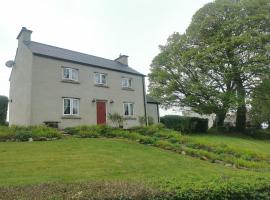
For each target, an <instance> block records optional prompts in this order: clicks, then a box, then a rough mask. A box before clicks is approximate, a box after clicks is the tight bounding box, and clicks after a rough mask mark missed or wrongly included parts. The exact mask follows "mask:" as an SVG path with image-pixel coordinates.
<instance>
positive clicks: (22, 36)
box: [17, 27, 32, 42]
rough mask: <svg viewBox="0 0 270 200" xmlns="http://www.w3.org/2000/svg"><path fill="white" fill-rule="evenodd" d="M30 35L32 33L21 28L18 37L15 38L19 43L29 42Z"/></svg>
mask: <svg viewBox="0 0 270 200" xmlns="http://www.w3.org/2000/svg"><path fill="white" fill-rule="evenodd" d="M31 33H32V31H30V30H28V29H27V28H25V27H22V29H21V31H20V33H19V35H18V36H17V40H18V41H19V42H30V41H31Z"/></svg>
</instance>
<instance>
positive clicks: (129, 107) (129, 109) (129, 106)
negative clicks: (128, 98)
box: [123, 102, 134, 117]
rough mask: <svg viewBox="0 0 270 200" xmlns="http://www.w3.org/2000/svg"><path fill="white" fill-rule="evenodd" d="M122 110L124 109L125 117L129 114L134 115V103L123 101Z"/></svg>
mask: <svg viewBox="0 0 270 200" xmlns="http://www.w3.org/2000/svg"><path fill="white" fill-rule="evenodd" d="M125 104H127V105H128V115H126V113H125ZM131 105H132V108H133V110H132V114H130V113H131V112H130V111H131ZM123 110H124V116H125V117H130V116H134V103H132V102H124V103H123Z"/></svg>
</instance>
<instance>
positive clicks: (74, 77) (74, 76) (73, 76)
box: [72, 69, 78, 81]
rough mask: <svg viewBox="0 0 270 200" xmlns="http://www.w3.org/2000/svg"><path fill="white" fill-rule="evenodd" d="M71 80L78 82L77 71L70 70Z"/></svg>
mask: <svg viewBox="0 0 270 200" xmlns="http://www.w3.org/2000/svg"><path fill="white" fill-rule="evenodd" d="M72 80H75V81H77V80H78V70H76V69H72Z"/></svg>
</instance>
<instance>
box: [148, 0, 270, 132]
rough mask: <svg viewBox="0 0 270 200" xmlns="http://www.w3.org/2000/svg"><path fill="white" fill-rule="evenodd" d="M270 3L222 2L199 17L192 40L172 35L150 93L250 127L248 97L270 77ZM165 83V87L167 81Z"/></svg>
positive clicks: (154, 66) (191, 31) (152, 78)
mask: <svg viewBox="0 0 270 200" xmlns="http://www.w3.org/2000/svg"><path fill="white" fill-rule="evenodd" d="M269 13H270V4H269V0H257V1H254V0H238V1H236V0H235V1H233V0H216V1H215V2H214V3H209V4H207V5H205V6H204V7H203V8H201V9H200V10H199V11H197V13H196V14H195V15H194V16H193V20H192V22H191V24H190V26H189V28H188V29H187V33H186V35H183V36H180V35H179V34H174V35H172V36H171V37H170V38H169V39H168V42H167V44H166V45H165V46H161V53H160V54H159V55H157V56H156V57H155V58H154V60H153V63H152V65H151V73H150V75H149V78H150V92H151V93H152V94H153V95H154V96H156V97H159V99H160V101H161V102H163V104H164V105H167V106H170V105H180V106H183V105H184V106H189V107H191V108H193V110H195V111H197V112H199V113H206V114H208V113H216V114H217V116H218V120H219V124H220V125H222V123H223V121H224V118H225V115H226V112H227V111H228V110H229V109H235V110H236V111H237V122H236V124H237V127H238V129H239V130H243V129H244V127H245V122H246V103H245V100H246V98H247V97H248V96H249V95H250V94H251V93H252V91H253V89H254V87H255V86H256V85H257V84H258V82H259V80H260V77H261V75H262V74H265V73H269V72H268V70H269V69H268V65H269V62H270V61H269V41H270V37H269V32H270V17H269ZM162 81H163V82H162Z"/></svg>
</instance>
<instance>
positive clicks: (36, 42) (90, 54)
mask: <svg viewBox="0 0 270 200" xmlns="http://www.w3.org/2000/svg"><path fill="white" fill-rule="evenodd" d="M31 42H32V43H37V44H41V45H45V46H49V47H54V48H58V49H62V50H65V51H71V52H74V53H80V54H83V55H86V56H93V57H96V58H99V59H104V60H108V61H111V62H114V63H117V64H121V65H123V64H122V63H120V62H117V61H115V60H111V59H108V58H103V57H99V56H94V55H92V54H87V53H82V52H79V51H75V50H70V49H66V48H62V47H57V46H53V45H49V44H44V43H41V42H36V41H30V42H27V43H28V44H29V43H31ZM123 66H128V67H130V66H129V65H123Z"/></svg>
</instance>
